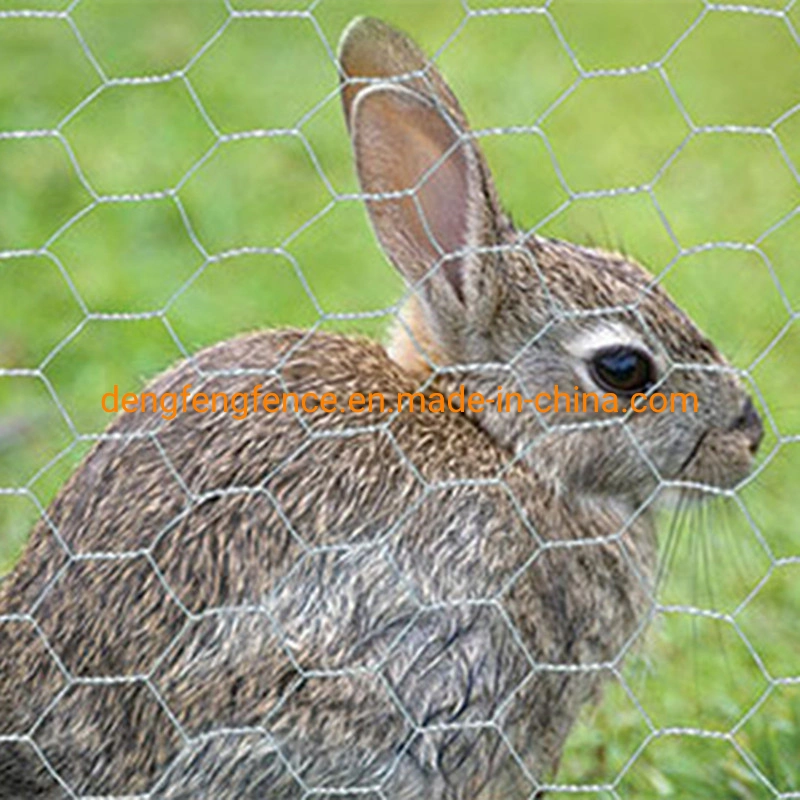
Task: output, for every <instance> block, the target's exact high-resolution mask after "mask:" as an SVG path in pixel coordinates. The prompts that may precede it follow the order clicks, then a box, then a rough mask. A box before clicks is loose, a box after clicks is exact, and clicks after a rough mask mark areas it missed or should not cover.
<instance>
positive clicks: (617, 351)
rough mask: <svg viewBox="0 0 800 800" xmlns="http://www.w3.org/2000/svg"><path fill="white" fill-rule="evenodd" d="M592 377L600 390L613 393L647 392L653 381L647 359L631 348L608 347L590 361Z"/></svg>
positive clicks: (653, 374) (650, 361)
mask: <svg viewBox="0 0 800 800" xmlns="http://www.w3.org/2000/svg"><path fill="white" fill-rule="evenodd" d="M590 367H591V373H592V378H593V379H594V380H595V382H596V383H597V384H598V386H600V387H601V388H603V389H605V390H606V391H609V392H613V393H615V394H617V393H621V394H635V393H636V392H646V391H647V390H648V389H649V388H650V387H651V386H652V385H653V384H654V383H655V379H656V368H655V365H654V364H653V362H652V360H651V359H650V357H649V356H648V355H647V354H646V353H643V352H642V351H641V350H637V349H635V348H633V347H622V346H619V347H609V348H607V349H605V350H601V351H600V352H599V353H596V354H595V356H594V357H593V358H592V361H591V365H590Z"/></svg>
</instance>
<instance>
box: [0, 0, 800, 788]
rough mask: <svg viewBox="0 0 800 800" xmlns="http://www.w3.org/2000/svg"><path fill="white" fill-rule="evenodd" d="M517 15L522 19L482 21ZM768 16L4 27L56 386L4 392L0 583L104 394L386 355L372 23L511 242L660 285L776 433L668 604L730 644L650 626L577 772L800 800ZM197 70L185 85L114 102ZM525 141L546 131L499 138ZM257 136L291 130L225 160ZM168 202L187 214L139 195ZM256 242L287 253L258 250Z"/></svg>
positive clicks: (2, 71) (798, 158) (14, 333)
mask: <svg viewBox="0 0 800 800" xmlns="http://www.w3.org/2000/svg"><path fill="white" fill-rule="evenodd" d="M66 5H67V3H66V2H64V1H63V0H0V11H14V10H17V9H20V8H35V9H39V10H50V11H52V10H61V9H63V8H65V7H66ZM231 5H232V7H234V8H236V9H279V10H280V9H283V10H297V9H303V8H305V7H306V6H307V3H306V2H303V1H302V0H296V1H295V0H231ZM503 5H505V6H509V7H513V8H515V9H517V10H518V11H520V12H523V13H517V14H513V15H505V14H496V15H495V14H492V13H491V12H492V11H493V10H495V9H496V8H498V7H500V6H503ZM751 5H752V6H753V7H754V8H756V9H758V10H762V11H769V12H771V11H781V10H783V9H787V11H786V13H785V14H784V15H783V16H772V15H770V14H754V13H740V12H734V11H726V12H708V13H706V15H705V17H704V18H703V19H702V21H701V22H700V24H699V25H698V26H697V27H696V28H695V29H694V30H693V31H692V32H691V33H690V34H689V35H688V36H687V37H686V38H685V39H683V40H681V37H682V36H683V35H684V34H685V33H686V31H687V30H689V29H690V28H691V26H692V25H693V24H694V23H695V21H696V20H697V19H698V17H699V16H700V15H701V14H702V13H703V4H702V2H700V0H553V1H552V3H551V4H550V6H549V11H550V15H549V16H547V15H542V14H538V13H526V12H530V11H531V10H532V9H534V10H535V9H536V8H537V7H538V6H537V3H536V2H535V0H508V1H507V2H505V3H502V2H495V0H471V7H472V8H473V9H475V10H477V11H480V12H489V13H487V14H486V15H484V16H475V17H472V18H470V19H469V20H467V18H466V14H465V10H464V6H462V4H461V3H460V2H459V1H458V0H321V2H319V3H317V4H316V5H315V7H314V20H315V22H314V24H312V21H311V20H310V19H287V18H283V19H266V18H238V19H234V20H232V21H230V22H229V24H228V26H227V28H226V29H225V31H224V32H223V33H222V34H221V35H220V36H219V37H218V38H213V37H214V36H215V33H216V32H217V31H219V29H220V27H221V26H222V25H223V23H225V21H226V19H227V18H228V11H227V10H226V8H225V6H224V4H223V2H222V0H82V2H80V3H79V4H78V5H77V6H76V7H75V8H74V10H73V11H72V13H71V19H72V22H73V24H74V29H73V27H71V26H70V24H69V23H68V22H67V21H66V20H63V19H47V18H39V19H32V18H23V17H19V16H15V17H10V18H3V19H0V131H12V130H22V129H25V130H42V131H51V132H52V131H57V135H54V134H52V133H51V134H50V135H45V136H41V137H39V138H24V139H22V138H15V137H10V138H9V137H5V138H0V251H9V250H25V251H28V250H31V251H36V252H34V253H31V254H27V255H19V256H15V257H9V258H4V259H3V260H0V368H3V369H6V370H27V369H39V370H40V373H39V375H36V376H29V375H26V374H24V373H23V374H18V373H14V372H11V373H9V372H6V373H3V374H2V375H0V487H6V488H11V489H13V488H17V489H23V490H24V491H23V492H21V493H5V494H0V565H2V567H0V569H2V570H7V569H9V568H10V567H11V565H12V564H13V561H14V559H15V557H16V556H17V554H18V553H19V552H20V549H21V548H22V546H23V544H24V541H25V538H26V535H27V532H28V531H29V529H30V527H31V525H32V523H33V522H34V520H35V519H36V517H37V515H38V513H39V512H38V507H37V506H38V505H46V504H47V503H48V502H49V500H50V499H51V498H52V497H53V495H54V493H55V492H56V491H57V490H58V487H59V486H60V485H61V484H62V483H63V481H64V480H65V478H66V477H67V476H68V475H69V474H70V472H71V471H72V470H73V469H74V468H75V466H76V464H77V463H78V461H79V460H80V458H81V456H82V455H83V454H84V453H85V452H86V450H87V448H88V447H89V443H88V442H87V441H84V440H80V439H78V438H76V437H77V436H80V435H83V434H95V433H99V432H100V431H102V429H103V428H104V427H105V425H106V424H107V423H108V421H109V420H108V417H107V416H106V415H105V414H104V413H103V412H102V411H101V410H100V406H99V400H100V396H101V394H102V393H103V392H104V391H107V390H108V388H109V387H110V386H111V385H112V384H114V383H118V384H119V385H120V387H121V388H122V390H123V391H124V390H129V391H133V390H136V389H137V387H140V386H141V385H142V384H143V382H144V381H145V380H147V379H148V378H149V377H150V376H152V375H153V374H155V373H156V372H158V371H159V370H161V369H163V368H165V367H166V366H168V365H169V364H171V363H173V362H174V361H176V360H177V359H179V358H180V357H181V355H182V353H184V352H193V351H195V350H196V349H198V348H199V347H201V346H203V345H206V344H209V343H211V342H215V341H218V340H220V339H222V338H225V337H227V336H230V335H232V334H235V333H237V332H240V331H244V330H249V329H253V328H259V327H268V326H278V325H287V324H291V325H303V326H307V325H319V326H320V327H322V328H325V329H338V330H345V331H362V332H367V333H369V334H372V335H376V336H380V335H382V334H383V332H384V330H385V328H386V325H387V323H388V321H389V318H390V317H389V316H388V313H387V310H388V311H390V310H391V307H392V304H393V303H394V302H395V301H396V299H397V297H398V295H399V293H400V292H401V288H402V287H401V284H400V281H399V279H398V278H397V276H396V275H395V274H394V273H393V272H392V270H391V269H390V267H389V266H388V264H387V262H386V261H385V260H384V258H383V257H382V255H381V254H380V252H379V250H378V248H377V247H376V245H375V242H374V240H373V237H372V234H371V232H370V230H369V227H368V223H367V219H366V216H365V213H364V211H363V209H362V207H361V205H360V204H359V203H358V202H356V201H353V200H349V199H347V198H346V195H348V193H352V192H354V191H355V190H356V184H355V178H354V174H353V170H352V166H351V158H350V154H349V146H348V141H347V138H346V135H345V130H344V125H343V123H342V119H341V112H340V108H339V102H338V98H337V97H336V96H335V94H334V90H335V87H336V73H335V70H334V67H333V64H332V61H331V59H330V48H335V43H336V41H337V39H338V37H339V34H340V33H341V31H342V29H343V27H344V26H345V25H346V24H347V22H348V21H349V20H350V19H351V18H352V17H353V16H355V15H357V14H365V13H366V14H371V15H375V16H381V17H383V18H385V19H387V20H389V21H392V22H394V23H396V24H398V25H400V26H402V27H403V28H405V29H406V30H407V31H409V32H410V33H411V34H413V36H414V37H415V38H416V39H417V40H418V41H419V42H420V43H421V44H422V45H423V46H424V47H425V48H426V49H427V50H428V51H429V52H432V53H433V52H436V53H439V57H438V60H439V64H440V65H441V68H442V69H443V70H444V71H445V73H446V74H447V75H448V77H449V79H450V80H451V83H452V85H453V86H454V88H455V90H456V93H457V94H458V95H459V97H460V98H461V99H462V101H463V104H464V106H465V107H466V109H467V112H468V114H469V115H470V117H471V119H472V122H473V125H474V127H475V128H476V129H481V130H486V131H487V135H486V136H485V137H483V138H482V144H483V146H484V148H485V150H486V152H487V155H488V158H489V161H490V163H491V165H492V167H493V169H494V171H495V174H496V179H497V183H498V185H499V188H500V191H501V194H502V196H503V197H504V198H505V201H506V203H507V205H508V207H509V209H510V211H511V212H512V214H513V215H514V217H515V219H516V220H517V221H518V222H519V224H520V225H522V226H524V227H526V228H533V227H536V226H539V227H540V230H542V232H544V233H547V234H550V235H558V236H563V237H566V238H570V239H572V240H575V241H578V242H582V243H593V244H599V245H604V246H607V247H611V248H615V249H621V250H624V251H625V252H627V253H629V254H630V255H632V256H633V257H636V258H638V259H640V260H642V261H643V262H644V263H646V264H647V265H648V267H649V268H650V269H651V270H652V271H653V272H655V273H659V274H661V273H663V276H664V282H665V284H666V285H667V287H668V288H669V289H670V290H671V291H672V293H673V294H674V296H675V297H676V298H677V300H678V301H679V302H680V303H681V304H682V305H683V306H685V307H686V308H687V309H688V310H689V311H690V312H691V313H692V314H693V315H694V316H695V318H696V319H697V321H698V322H699V323H700V324H701V325H702V326H703V327H704V328H705V330H706V331H707V332H708V333H709V334H710V335H711V336H712V337H713V338H714V339H715V340H716V341H717V342H718V343H719V344H720V345H721V347H722V348H723V350H724V351H725V352H726V353H727V354H728V356H729V357H730V358H732V359H733V361H734V362H735V363H736V364H737V365H738V366H741V367H743V368H747V369H748V371H749V374H750V376H751V378H752V380H753V383H754V391H755V392H756V393H757V396H758V397H759V399H760V401H761V403H762V405H764V406H765V408H766V409H768V411H769V420H770V425H769V432H768V436H767V440H766V442H765V446H764V450H763V455H762V457H761V467H760V472H759V474H758V476H757V478H756V479H755V480H754V481H753V482H752V483H751V484H750V485H748V486H747V487H745V488H744V489H743V490H742V491H741V492H740V493H739V496H738V498H735V499H730V500H725V501H719V502H716V503H714V504H712V505H711V506H709V507H708V508H706V509H705V510H703V511H697V512H695V513H694V515H692V516H690V517H689V518H687V519H686V520H683V523H682V535H681V537H680V540H679V544H678V546H677V547H676V552H675V555H674V559H673V567H672V570H671V573H670V577H669V578H668V579H667V580H666V581H665V584H664V588H663V599H664V602H665V603H672V604H678V605H692V606H696V607H699V608H706V609H714V610H716V611H720V612H723V613H725V614H731V615H733V618H734V619H735V621H736V624H735V625H733V624H731V623H730V621H725V620H723V621H719V620H714V619H711V618H699V617H696V616H690V615H687V614H682V613H669V614H666V613H665V614H662V615H659V617H658V618H657V619H656V620H655V622H654V624H653V625H652V627H651V630H650V633H649V635H648V642H647V643H646V644H645V643H642V642H636V643H635V644H634V646H633V648H632V651H633V652H632V653H631V655H630V657H629V658H628V659H627V660H626V662H625V664H624V666H623V667H622V669H621V671H620V674H621V677H622V680H620V679H619V678H615V679H614V680H613V681H612V682H611V684H610V686H609V689H608V690H607V691H606V694H605V697H604V700H603V702H602V704H601V705H600V706H599V707H598V708H597V709H594V710H590V711H587V713H586V720H585V724H583V725H582V726H580V728H579V730H577V731H576V733H575V734H574V735H573V737H572V738H571V739H570V743H569V746H568V748H567V752H566V754H565V756H564V760H563V765H562V771H561V774H560V777H559V780H560V781H561V782H562V783H565V784H567V783H574V784H578V785H584V786H586V787H593V786H597V785H612V784H613V786H614V787H615V788H614V790H613V791H614V792H615V793H616V794H613V793H608V792H606V793H602V794H601V795H600V796H605V797H615V796H616V797H624V798H652V797H674V798H731V799H733V798H736V799H737V800H744V799H745V798H762V797H772V796H775V794H776V793H777V792H789V791H795V792H797V791H800V683H792V682H790V681H783V680H781V679H790V678H798V677H800V623H798V619H800V563H797V562H796V561H795V562H792V560H791V559H792V558H798V556H800V521H799V520H798V513H797V509H798V506H797V502H796V498H797V489H798V481H799V480H800V442H798V441H795V440H794V439H793V438H792V437H798V436H799V435H800V403H798V399H797V389H798V374H800V336H798V323H797V321H796V320H795V318H794V316H793V315H794V314H795V313H796V311H797V309H799V308H800V268H799V267H798V257H800V213H797V214H795V215H794V216H792V212H793V211H797V210H798V208H800V176H798V169H799V168H800V111H797V112H796V113H794V114H792V113H789V112H791V110H792V109H793V108H795V107H797V106H798V104H799V103H800V39H798V31H800V3H796V4H795V5H794V6H792V5H791V3H788V4H787V2H784V1H783V0H753V1H752V3H751ZM75 30H77V31H79V32H80V36H81V37H82V38H83V40H84V42H85V44H86V45H87V47H88V48H89V50H90V51H91V54H92V56H93V58H94V59H95V60H96V66H93V64H92V63H91V61H90V60H89V58H88V57H87V55H86V53H85V52H84V49H83V48H82V47H81V45H80V43H79V39H78V36H77V35H76V33H75ZM679 41H680V44H678V46H677V47H674V49H671V48H673V46H674V45H675V44H676V43H677V42H679ZM325 42H327V49H326V45H325ZM565 43H566V44H567V45H568V46H569V48H570V49H571V50H572V53H573V55H574V58H575V59H576V60H577V62H578V63H579V64H580V67H581V68H582V69H583V70H584V71H592V70H603V69H619V68H624V67H631V66H637V65H642V64H646V63H650V62H655V61H660V60H661V59H663V58H664V56H665V55H666V54H668V53H669V58H667V59H666V61H665V62H664V63H663V70H662V71H644V72H632V73H629V74H625V75H618V76H615V75H609V76H595V77H589V78H586V79H585V80H583V81H579V80H578V78H579V73H578V71H577V69H576V64H575V61H574V60H573V59H571V58H570V57H568V55H567V53H566V50H565ZM198 56H199V57H198ZM187 65H190V67H189V69H188V71H187V72H186V75H187V76H188V79H189V85H187V84H186V83H185V82H184V81H183V80H182V79H181V78H180V77H176V78H174V79H172V80H163V81H160V82H147V81H143V82H139V83H136V84H134V85H125V84H124V83H123V84H114V82H113V79H116V78H130V77H142V76H154V75H161V76H169V75H170V74H171V73H173V72H174V71H176V70H182V69H184V68H185V67H186V66H187ZM97 67H99V69H101V70H102V72H103V74H104V75H105V78H106V80H105V83H106V85H105V87H104V88H103V89H102V91H100V92H99V93H96V92H97V90H98V89H99V88H100V87H102V86H103V84H104V80H103V78H101V77H100V75H99V73H98V69H97ZM190 87H191V88H190ZM192 92H194V93H195V98H196V99H197V100H198V101H199V103H200V104H201V105H202V108H203V112H202V113H201V111H200V110H199V109H198V105H197V103H196V102H195V98H193V96H192ZM95 93H96V94H95ZM87 98H90V99H89V101H88V102H85V101H86V100H87ZM676 98H677V101H679V102H677V101H676ZM509 126H519V127H530V126H533V130H531V131H518V132H515V133H504V134H501V133H499V132H497V131H496V130H495V129H497V128H502V127H509ZM698 126H710V127H709V128H708V129H707V131H706V132H704V133H698V134H696V135H695V136H691V137H690V136H689V134H690V132H691V130H692V128H693V127H695V128H696V127H698ZM727 126H737V127H735V129H733V130H731V129H730V128H729V127H727ZM753 128H758V129H764V130H765V131H766V132H762V133H757V132H754V131H753V130H752V129H753ZM266 129H281V130H285V131H286V132H287V133H286V135H281V136H272V137H268V138H265V137H235V138H234V139H233V140H230V141H224V142H222V143H220V141H219V139H218V137H219V136H220V135H229V134H238V133H242V132H246V131H254V130H266ZM312 153H313V158H314V160H312V158H311V154H312ZM322 175H324V180H323V178H322V177H321V176H322ZM79 176H80V177H79ZM645 185H651V186H652V187H653V188H652V192H647V191H631V192H622V193H618V194H614V195H612V196H605V195H603V194H601V195H596V194H593V192H596V191H597V190H608V189H622V188H635V187H641V186H645ZM171 188H177V189H178V192H177V200H175V199H172V198H169V197H167V198H158V197H157V196H156V197H152V196H151V195H150V194H148V193H156V194H157V193H159V192H163V191H164V190H166V189H171ZM92 192H94V194H95V198H96V197H103V198H111V199H112V200H113V199H116V201H108V200H103V201H102V202H97V201H96V199H94V198H93V195H92ZM142 194H144V195H145V198H148V197H149V198H150V199H138V200H136V202H128V201H125V199H126V197H127V199H128V200H130V199H132V197H135V196H137V195H142ZM342 195H344V196H345V198H344V199H339V200H338V201H336V202H334V200H335V198H336V197H337V196H342ZM576 195H577V197H576ZM189 231H191V234H190V233H189ZM711 242H728V243H730V244H731V246H730V247H726V248H722V249H720V248H717V249H712V250H704V249H703V248H701V247H700V246H701V245H703V244H706V243H711ZM253 246H255V247H269V248H279V249H280V252H279V253H276V254H273V255H258V254H247V253H237V251H238V250H240V249H241V248H247V247H253ZM220 253H229V256H228V257H225V258H222V259H214V260H212V261H210V262H209V261H208V260H207V258H206V254H210V255H218V254H220ZM148 312H161V313H157V314H155V315H151V316H148ZM109 314H110V315H116V316H114V317H113V318H111V319H108V318H105V317H104V315H109ZM56 398H57V402H56ZM779 445H780V446H779ZM669 522H670V520H669V515H665V527H668V525H669ZM664 538H665V541H667V538H668V537H664ZM748 598H749V602H746V601H747V600H748ZM697 730H703V731H707V732H710V735H707V736H698V735H696V731H697ZM577 796H579V797H583V796H587V797H588V796H589V794H586V795H583V794H580V795H577ZM592 796H597V795H595V794H592Z"/></svg>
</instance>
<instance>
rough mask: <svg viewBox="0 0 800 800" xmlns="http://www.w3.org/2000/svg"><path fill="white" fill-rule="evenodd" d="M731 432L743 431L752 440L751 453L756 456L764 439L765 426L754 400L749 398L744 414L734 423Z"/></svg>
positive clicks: (745, 404) (745, 402) (743, 408)
mask: <svg viewBox="0 0 800 800" xmlns="http://www.w3.org/2000/svg"><path fill="white" fill-rule="evenodd" d="M731 430H734V431H743V432H744V433H745V434H746V435H747V437H748V439H749V440H750V452H751V453H752V454H753V455H755V454H756V451H757V450H758V446H759V445H760V444H761V440H762V439H763V438H764V424H763V423H762V422H761V417H760V416H759V414H758V411H756V407H755V406H754V405H753V399H752V398H751V397H749V396H748V397H747V399H746V400H745V401H744V406H743V407H742V412H741V414H739V416H738V417H736V419H735V420H734V421H733V424H732V425H731Z"/></svg>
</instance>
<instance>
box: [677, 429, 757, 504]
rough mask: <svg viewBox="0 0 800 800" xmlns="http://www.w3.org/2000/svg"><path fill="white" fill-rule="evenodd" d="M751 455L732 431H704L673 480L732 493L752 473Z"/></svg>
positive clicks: (743, 440)
mask: <svg viewBox="0 0 800 800" xmlns="http://www.w3.org/2000/svg"><path fill="white" fill-rule="evenodd" d="M754 458H755V451H754V449H753V448H752V447H751V443H750V441H749V440H748V439H747V438H746V437H745V436H743V435H740V434H739V433H738V432H736V431H725V430H720V429H718V428H713V427H711V428H706V429H705V430H704V431H703V432H702V433H701V434H700V435H699V436H698V437H697V441H696V442H695V443H694V446H693V447H692V450H691V452H690V453H689V454H688V456H687V457H686V459H685V460H684V462H683V464H682V465H681V468H680V469H679V470H678V473H677V476H676V477H677V479H678V480H679V481H686V482H689V483H693V484H698V485H699V486H700V487H709V488H712V487H713V488H716V489H733V488H734V487H736V486H737V485H738V484H739V483H740V482H741V481H743V480H744V479H745V478H747V476H748V475H749V474H750V472H751V471H752V467H753V461H754Z"/></svg>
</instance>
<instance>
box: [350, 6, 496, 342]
mask: <svg viewBox="0 0 800 800" xmlns="http://www.w3.org/2000/svg"><path fill="white" fill-rule="evenodd" d="M376 31H377V37H376V38H370V39H367V38H366V34H367V33H373V34H374V33H376ZM387 42H388V49H387V50H386V51H385V52H381V48H382V47H384V46H386V43H387ZM342 54H343V66H344V68H345V70H346V71H347V73H348V74H349V75H351V76H353V75H362V74H364V73H369V76H370V77H373V78H374V79H375V80H373V81H371V82H368V83H362V84H361V85H360V86H359V85H358V83H357V82H356V83H350V84H345V87H344V92H345V96H344V106H345V113H346V114H348V116H349V126H350V133H351V137H352V140H353V149H354V152H355V160H356V169H357V172H358V177H359V181H360V183H361V187H362V189H363V191H364V192H365V193H366V194H368V195H370V197H368V198H367V208H368V209H369V213H370V216H371V218H372V222H373V225H374V227H375V230H376V232H377V235H378V238H379V239H380V242H381V244H382V246H383V248H384V250H385V251H386V253H387V255H388V256H389V258H390V259H391V261H392V262H393V263H394V265H395V266H396V267H397V268H398V269H399V270H400V272H401V273H402V274H403V275H404V276H405V278H406V279H407V280H408V281H409V283H411V284H412V285H416V284H418V283H419V282H420V281H422V280H423V279H424V278H427V280H425V281H424V284H423V286H422V290H423V299H424V300H425V302H426V305H427V306H428V307H429V308H430V309H432V310H433V312H434V316H435V317H437V320H438V322H439V323H446V327H447V328H448V329H449V330H445V331H443V330H442V325H441V324H440V326H439V327H440V332H441V333H445V334H447V333H451V332H453V331H452V329H453V328H454V327H456V328H458V327H459V326H460V328H462V329H463V328H464V327H465V326H466V327H467V328H470V329H475V328H476V327H481V323H482V322H485V321H486V319H487V316H488V315H491V313H492V311H493V308H494V300H495V298H496V295H497V291H496V290H497V280H496V274H495V268H496V264H497V262H498V259H497V256H496V253H492V252H487V251H486V250H485V249H484V250H483V251H481V248H491V247H492V246H493V245H496V244H498V236H499V234H498V231H499V230H500V228H501V227H502V221H501V214H500V212H499V211H498V210H497V209H498V206H497V202H496V199H495V191H494V188H493V185H492V182H491V179H490V176H489V172H488V169H487V167H486V166H485V162H484V160H483V157H482V155H481V153H480V151H479V150H478V148H477V147H476V146H475V144H474V143H473V142H472V141H471V140H470V138H469V136H468V134H467V130H466V120H465V119H464V115H463V112H462V111H461V109H460V107H459V106H458V103H457V102H456V100H455V97H454V96H453V95H452V92H450V90H449V89H447V87H446V85H445V84H444V81H443V80H442V79H441V78H440V77H436V78H432V79H431V80H432V82H427V78H415V79H414V80H412V81H410V82H408V83H399V82H385V81H381V78H385V77H387V76H391V75H394V74H396V72H397V71H398V70H404V71H406V72H408V70H415V69H420V68H422V67H423V66H424V65H425V59H424V56H423V55H422V54H421V53H420V51H419V50H418V49H417V48H416V46H415V45H414V44H413V43H411V42H410V41H409V40H408V39H407V38H406V37H405V36H403V35H402V34H400V33H397V32H396V31H394V30H392V29H391V28H388V27H387V26H385V25H383V23H377V22H375V21H373V20H363V21H360V22H359V23H356V24H355V25H354V26H352V27H351V28H350V29H349V31H348V32H347V33H346V34H345V37H344V42H343V46H342ZM429 77H430V76H429ZM375 81H377V82H375ZM431 87H433V88H431ZM348 90H349V94H347V92H348ZM434 90H435V91H434ZM440 98H443V99H440ZM434 268H435V269H434ZM432 270H433V271H432ZM465 312H466V313H465ZM481 317H482V318H483V320H481ZM457 335H458V336H460V335H461V334H460V333H457Z"/></svg>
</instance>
